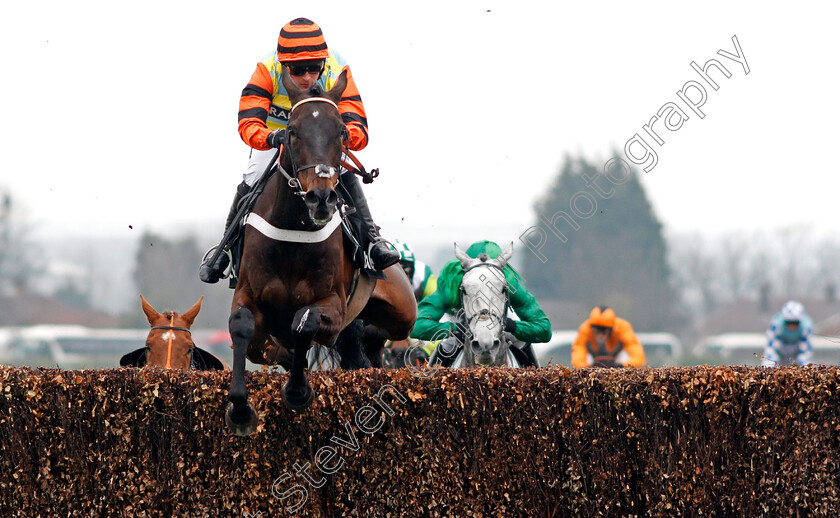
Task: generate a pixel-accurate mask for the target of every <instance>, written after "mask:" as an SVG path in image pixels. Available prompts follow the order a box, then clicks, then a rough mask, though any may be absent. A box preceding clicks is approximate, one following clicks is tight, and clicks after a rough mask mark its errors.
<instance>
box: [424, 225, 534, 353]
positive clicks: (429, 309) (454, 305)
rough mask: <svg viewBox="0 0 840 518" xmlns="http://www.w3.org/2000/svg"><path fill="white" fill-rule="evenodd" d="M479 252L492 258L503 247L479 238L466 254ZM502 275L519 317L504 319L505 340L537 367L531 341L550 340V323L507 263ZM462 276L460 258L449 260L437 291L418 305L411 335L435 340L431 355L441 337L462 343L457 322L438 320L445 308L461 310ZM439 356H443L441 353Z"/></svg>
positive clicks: (513, 307) (477, 254)
mask: <svg viewBox="0 0 840 518" xmlns="http://www.w3.org/2000/svg"><path fill="white" fill-rule="evenodd" d="M482 253H485V254H487V255H488V256H489V257H490V258H491V259H495V258H496V257H498V256H499V255H501V253H502V249H501V247H499V245H497V244H496V243H494V242H492V241H478V242H476V243H473V244H472V245H470V247H469V248H467V250H466V254H467V255H468V256H470V257H472V258H477V257H478V256H479V254H482ZM504 274H505V279H506V280H507V282H508V296H509V297H510V307H511V308H512V309H513V312H514V313H515V314H516V316H517V317H518V318H519V320H514V319H512V318H509V317H507V318H506V319H505V333H506V335H507V337H508V340H509V341H511V342H512V343H513V345H514V346H515V347H517V348H518V349H519V350H521V351H522V352H523V353H524V354H525V356H526V357H527V358H528V361H529V362H530V365H534V366H537V365H538V362H537V358H536V355H535V354H534V350H533V348H532V347H531V343H540V342H548V341H549V340H551V322H549V320H548V317H547V316H546V315H545V312H543V310H542V308H540V305H539V304H538V303H537V299H535V298H534V296H533V295H531V294H530V293H529V292H528V290H526V289H525V286H524V285H523V284H522V279H521V277H519V274H518V273H516V271H515V270H514V269H513V268H512V267H511V266H510V265H506V266H505V269H504ZM463 278H464V268H463V266H462V265H461V261H460V260H458V259H454V260H452V261H449V262H448V263H446V264H445V265H444V266H443V268H442V269H441V271H440V275H439V276H438V280H437V291H435V292H434V293H432V294H431V295H429V296H428V297H425V298H424V299H423V300H421V301H420V303H419V304H418V306H417V311H418V312H417V322H416V323H415V324H414V329H413V330H412V331H411V336H412V337H413V338H419V339H421V340H434V341H432V342H429V343H428V345H427V347H429V349H426V352H427V353H428V354H430V355H431V353H432V351H434V349H435V348H436V347H437V345H438V344H439V343H440V339H441V337H447V336H452V337H454V339H455V340H457V341H458V343H457V345H460V344H463V340H464V333H463V330H462V329H459V324H457V323H455V322H441V321H440V319H441V317H443V315H444V314H445V313H447V312H448V311H453V312H455V311H457V310H459V309H461V296H460V289H461V281H462V280H463ZM441 356H445V355H444V354H441ZM454 359H455V358H454V354H453V355H452V357H451V358H448V360H449V364H451V361H454ZM445 363H446V362H445ZM526 366H527V365H526Z"/></svg>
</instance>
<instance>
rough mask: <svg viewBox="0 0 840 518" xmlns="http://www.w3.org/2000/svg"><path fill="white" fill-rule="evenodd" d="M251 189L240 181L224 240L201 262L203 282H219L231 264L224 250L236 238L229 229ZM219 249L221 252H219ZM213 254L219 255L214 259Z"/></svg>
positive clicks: (199, 272)
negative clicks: (229, 233) (242, 201)
mask: <svg viewBox="0 0 840 518" xmlns="http://www.w3.org/2000/svg"><path fill="white" fill-rule="evenodd" d="M250 190H251V188H250V187H248V184H246V183H245V182H242V183H240V184H239V185H238V186H237V187H236V195H235V196H234V197H233V203H232V204H231V206H230V212H228V216H227V220H226V221H225V231H224V233H223V237H222V241H221V242H220V243H219V244H218V245H217V246H214V247H213V248H211V249H210V250H208V251H207V253H206V254H205V256H204V262H202V263H201V268H199V270H198V278H199V279H201V280H202V281H203V282H206V283H209V284H214V283H217V282H219V279H221V278H222V275H224V273H225V269H227V267H228V264H230V258H228V255H227V254H226V253H224V251H225V250H227V249H228V247H229V245H230V244H231V243H232V242H233V241H234V240H233V239H229V238H228V230H229V229H230V226H231V224H233V223H234V221H233V220H234V219H235V218H236V213H237V212H238V211H239V202H240V201H241V200H242V197H243V196H245V195H246V194H248V191H250ZM237 224H238V222H237ZM219 250H220V252H219V253H217V251H219ZM213 256H217V257H216V260H215V261H214V260H213Z"/></svg>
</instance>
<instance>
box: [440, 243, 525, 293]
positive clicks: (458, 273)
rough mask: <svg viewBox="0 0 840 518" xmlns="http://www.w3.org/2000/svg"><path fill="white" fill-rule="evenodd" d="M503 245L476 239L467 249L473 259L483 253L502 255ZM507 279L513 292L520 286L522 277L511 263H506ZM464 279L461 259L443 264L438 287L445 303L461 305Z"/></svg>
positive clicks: (489, 255)
mask: <svg viewBox="0 0 840 518" xmlns="http://www.w3.org/2000/svg"><path fill="white" fill-rule="evenodd" d="M502 251H503V250H502V247H500V246H499V245H497V244H496V243H494V242H493V241H476V242H475V243H473V244H471V245H470V247H469V248H467V250H466V254H467V255H468V256H470V257H472V258H473V259H475V258H477V257H478V256H479V255H481V254H487V256H488V257H490V259H495V258H497V257H499V256H500V255H502ZM504 274H505V279H506V280H507V283H508V287H509V289H510V291H511V293H515V292H516V290H517V289H519V287H520V283H521V282H522V277H520V276H519V274H518V273H517V272H516V270H514V269H513V267H511V266H510V265H509V264H508V265H505V269H504ZM463 280H464V267H463V265H462V264H461V261H459V260H458V259H453V260H451V261H449V262H448V263H446V264H445V265H443V268H441V270H440V275H438V283H437V289H438V292H440V294H441V296H442V297H443V300H444V302H445V304H446V305H447V306H448V307H450V308H460V307H461V293H460V289H461V281H463Z"/></svg>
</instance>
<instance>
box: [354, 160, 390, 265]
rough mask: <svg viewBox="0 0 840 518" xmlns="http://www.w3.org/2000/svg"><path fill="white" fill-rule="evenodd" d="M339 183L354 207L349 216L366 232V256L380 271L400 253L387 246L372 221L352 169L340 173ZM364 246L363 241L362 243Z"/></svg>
mask: <svg viewBox="0 0 840 518" xmlns="http://www.w3.org/2000/svg"><path fill="white" fill-rule="evenodd" d="M341 183H342V184H343V186H344V189H345V190H346V191H347V194H348V195H350V200H349V201H350V204H351V205H353V207H354V208H355V209H356V212H355V213H354V214H351V216H350V217H351V218H355V219H356V220H357V221H358V222H359V223H361V225H360V226H361V227H362V229H363V231H364V232H365V234H366V236H365V237H366V238H367V240H368V242H369V243H370V245H369V246H368V256H369V257H370V262H371V264H372V266H373V269H374V270H376V271H382V270H384V269H385V268H387V267H389V266H391V265H392V264H395V263H397V262H398V261H399V260H400V253H399V252H397V251H396V250H393V249H391V248H389V247H388V245H387V244H386V243H385V240H384V239H382V237H381V236H380V235H379V227H377V226H376V223H374V222H373V217H372V216H371V215H370V208H368V204H367V199H366V198H365V193H364V191H363V190H362V185H361V183H360V182H359V179H358V178H356V175H355V174H354V173H353V172H352V171H348V172H345V173H344V174H342V175H341ZM362 245H363V246H364V243H362Z"/></svg>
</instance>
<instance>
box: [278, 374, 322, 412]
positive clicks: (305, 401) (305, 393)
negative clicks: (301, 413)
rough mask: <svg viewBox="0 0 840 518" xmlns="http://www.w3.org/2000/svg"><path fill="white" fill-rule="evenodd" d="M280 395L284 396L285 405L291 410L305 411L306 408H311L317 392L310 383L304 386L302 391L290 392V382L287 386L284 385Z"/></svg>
mask: <svg viewBox="0 0 840 518" xmlns="http://www.w3.org/2000/svg"><path fill="white" fill-rule="evenodd" d="M280 394H281V395H282V396H283V403H284V404H285V405H286V408H288V409H289V410H305V409H306V408H309V405H311V404H312V401H313V400H314V399H315V391H314V390H312V387H311V386H310V385H309V383H306V384H305V385H303V388H302V389H300V390H296V391H294V392H290V391H289V382H288V381H287V382H286V384H285V385H283V389H282V390H281V391H280Z"/></svg>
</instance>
